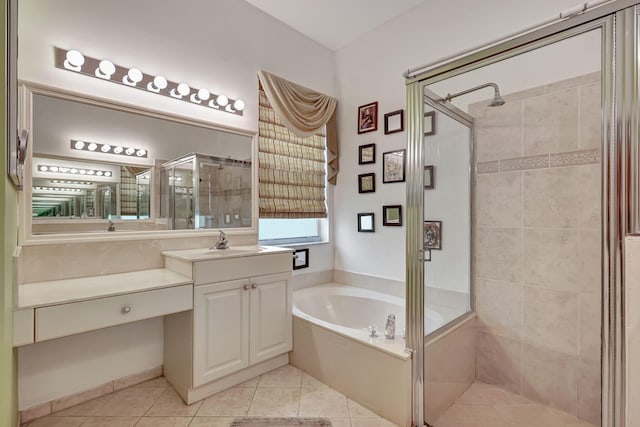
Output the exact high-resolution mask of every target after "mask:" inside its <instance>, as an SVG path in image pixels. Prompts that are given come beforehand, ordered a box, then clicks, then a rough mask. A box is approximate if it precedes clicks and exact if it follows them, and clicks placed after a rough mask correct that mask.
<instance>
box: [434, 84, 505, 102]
mask: <svg viewBox="0 0 640 427" xmlns="http://www.w3.org/2000/svg"><path fill="white" fill-rule="evenodd" d="M485 87H492V88H493V91H494V93H493V99H492V100H491V102H490V103H489V107H499V106H501V105H504V104H505V102H506V101H505V100H504V99H503V98H502V97H501V96H500V89H498V85H497V84H495V83H493V82H490V83H485V84H483V85H479V86H474V87H472V88H471V89H467V90H463V91H462V92H458V93H454V94H450V93H448V94H447V96H445V97H444V98H442V99H440V102H449V101H451V100H452V99H453V98H456V97H458V96H461V95H466V94H467V93H470V92H475V91H476V90H480V89H484V88H485Z"/></svg>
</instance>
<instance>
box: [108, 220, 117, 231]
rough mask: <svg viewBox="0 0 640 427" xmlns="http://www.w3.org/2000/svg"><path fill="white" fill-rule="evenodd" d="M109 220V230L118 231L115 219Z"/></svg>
mask: <svg viewBox="0 0 640 427" xmlns="http://www.w3.org/2000/svg"><path fill="white" fill-rule="evenodd" d="M108 221H109V225H108V226H107V231H116V225H115V224H114V223H113V221H111V220H108Z"/></svg>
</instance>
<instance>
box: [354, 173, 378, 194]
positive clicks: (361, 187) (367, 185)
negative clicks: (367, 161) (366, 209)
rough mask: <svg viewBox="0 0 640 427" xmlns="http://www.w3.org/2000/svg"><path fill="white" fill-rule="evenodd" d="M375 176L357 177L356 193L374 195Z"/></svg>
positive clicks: (364, 175) (363, 175) (364, 174)
mask: <svg viewBox="0 0 640 427" xmlns="http://www.w3.org/2000/svg"><path fill="white" fill-rule="evenodd" d="M375 191H376V174H375V173H363V174H361V175H358V193H375Z"/></svg>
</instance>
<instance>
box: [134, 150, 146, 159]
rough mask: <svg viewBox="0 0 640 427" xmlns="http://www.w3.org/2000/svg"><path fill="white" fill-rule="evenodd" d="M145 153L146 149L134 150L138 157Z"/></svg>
mask: <svg viewBox="0 0 640 427" xmlns="http://www.w3.org/2000/svg"><path fill="white" fill-rule="evenodd" d="M145 154H147V151H146V150H143V149H140V150H138V151H136V156H138V157H142V156H144V155H145Z"/></svg>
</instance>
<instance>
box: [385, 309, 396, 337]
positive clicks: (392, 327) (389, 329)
mask: <svg viewBox="0 0 640 427" xmlns="http://www.w3.org/2000/svg"><path fill="white" fill-rule="evenodd" d="M384 337H385V338H387V339H390V340H392V339H394V338H395V337H396V315H395V314H390V315H388V316H387V324H386V325H385V327H384Z"/></svg>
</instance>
